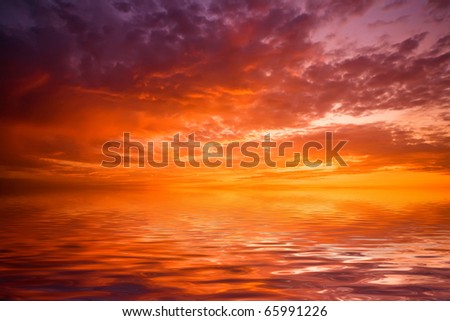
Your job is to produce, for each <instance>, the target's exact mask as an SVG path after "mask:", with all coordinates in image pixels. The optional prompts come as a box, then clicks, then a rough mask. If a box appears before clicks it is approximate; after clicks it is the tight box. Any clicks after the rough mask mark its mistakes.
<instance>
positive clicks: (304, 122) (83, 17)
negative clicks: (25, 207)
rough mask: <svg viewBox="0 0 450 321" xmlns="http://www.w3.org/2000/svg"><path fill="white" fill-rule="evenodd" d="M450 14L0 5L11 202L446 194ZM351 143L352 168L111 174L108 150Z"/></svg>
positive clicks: (1, 157) (438, 2) (336, 4)
mask: <svg viewBox="0 0 450 321" xmlns="http://www.w3.org/2000/svg"><path fill="white" fill-rule="evenodd" d="M449 30H450V2H448V1H445V0H430V1H413V0H410V1H407V0H390V1H388V0H386V1H350V0H344V1H334V0H328V1H256V0H247V1H244V0H242V1H143V0H130V1H60V0H55V1H50V0H49V1H12V0H11V1H1V2H0V48H1V50H0V57H1V58H0V60H1V64H0V84H1V85H0V95H1V112H0V116H1V117H0V133H1V136H0V146H1V149H2V152H1V154H0V176H1V179H2V182H3V183H2V189H3V190H5V189H10V188H14V186H16V187H17V188H19V189H24V188H30V189H38V188H42V187H46V186H74V187H76V188H82V187H84V186H96V187H98V186H104V187H111V186H146V185H149V186H153V185H156V186H161V187H162V186H175V185H181V186H189V187H196V186H216V187H227V186H237V185H242V186H259V185H270V186H279V188H283V186H288V187H292V186H297V185H298V186H302V185H311V186H312V185H314V186H321V185H323V186H364V187H370V186H372V187H373V186H375V187H376V186H390V187H396V186H431V187H434V186H436V187H437V186H439V187H448V186H450V178H449V174H450V166H449V165H450V163H449V159H450V128H449V124H450V122H449V121H450V109H449V107H450V31H449ZM326 131H332V132H334V137H335V139H336V140H339V139H342V140H348V143H347V145H346V146H345V148H343V149H342V153H341V154H342V156H343V158H344V159H345V160H346V162H347V163H348V165H349V166H348V167H338V166H333V167H331V168H323V167H320V168H315V169H311V168H305V167H304V166H299V167H296V168H278V167H277V168H267V167H265V166H263V165H261V166H259V167H257V168H253V169H245V168H231V169H230V168H224V167H219V168H189V167H188V168H185V169H181V168H176V167H174V166H168V167H167V168H163V169H158V168H150V167H146V168H144V169H142V168H135V167H134V168H115V169H110V168H102V167H101V166H100V163H101V161H102V159H103V158H104V157H103V156H102V153H101V147H102V144H103V143H104V142H106V141H108V140H120V139H121V137H122V134H123V132H130V133H131V135H132V137H133V138H134V139H136V140H141V141H143V142H146V141H155V142H157V141H162V140H168V139H171V138H172V137H173V135H174V134H176V133H181V135H182V136H184V137H187V135H188V134H190V133H195V134H196V137H197V139H198V140H199V141H202V142H207V141H210V140H215V141H218V142H221V143H223V144H227V143H228V142H231V141H240V142H244V141H248V140H255V141H262V140H263V137H264V135H265V134H267V133H270V134H271V135H272V138H273V139H274V140H277V141H280V142H281V141H293V142H295V143H298V144H301V143H302V142H306V141H310V140H319V141H320V140H323V137H324V133H325V132H326Z"/></svg>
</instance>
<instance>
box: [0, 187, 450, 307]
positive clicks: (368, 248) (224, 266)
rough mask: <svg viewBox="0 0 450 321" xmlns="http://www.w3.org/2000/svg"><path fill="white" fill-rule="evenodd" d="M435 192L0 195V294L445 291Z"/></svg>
mask: <svg viewBox="0 0 450 321" xmlns="http://www.w3.org/2000/svg"><path fill="white" fill-rule="evenodd" d="M330 194H332V195H330ZM396 195H402V197H400V196H398V197H397V196H396ZM445 195H446V194H445V191H441V192H439V191H438V192H433V193H424V192H423V191H409V192H405V191H402V192H401V193H400V192H399V193H396V191H381V190H375V191H373V190H372V191H366V192H365V191H362V190H340V191H332V193H331V192H330V191H328V190H325V189H323V190H316V191H308V192H306V191H295V192H293V191H276V192H275V191H270V190H267V191H249V190H242V191H224V190H222V191H207V190H201V191H197V192H185V191H170V192H169V191H160V192H156V191H152V190H149V191H145V192H142V191H141V192H140V193H131V192H130V193H120V192H113V193H100V192H99V193H94V194H91V195H89V196H88V195H87V193H60V194H52V193H46V194H39V195H35V196H30V195H26V196H22V197H21V196H3V197H2V203H3V206H2V209H1V216H0V240H1V244H2V245H1V248H0V258H1V260H0V262H1V263H0V270H1V274H0V275H1V277H0V284H1V288H2V290H1V293H0V297H1V298H2V299H8V300H19V299H21V300H240V299H246V300H450V287H449V278H450V201H448V198H447V197H446V196H445Z"/></svg>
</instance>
